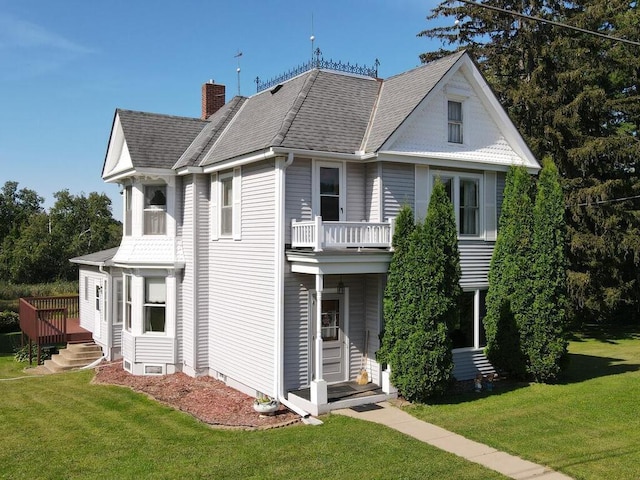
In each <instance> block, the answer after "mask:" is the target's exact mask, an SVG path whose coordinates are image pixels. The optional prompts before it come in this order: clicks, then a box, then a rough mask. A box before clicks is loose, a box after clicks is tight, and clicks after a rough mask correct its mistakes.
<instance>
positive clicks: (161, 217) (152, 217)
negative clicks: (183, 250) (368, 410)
mask: <svg viewBox="0 0 640 480" xmlns="http://www.w3.org/2000/svg"><path fill="white" fill-rule="evenodd" d="M166 212H167V186H166V185H147V186H145V187H144V234H145V235H166V233H167V221H166Z"/></svg>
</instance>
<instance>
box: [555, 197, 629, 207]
mask: <svg viewBox="0 0 640 480" xmlns="http://www.w3.org/2000/svg"><path fill="white" fill-rule="evenodd" d="M636 198H640V195H634V196H632V197H620V198H611V199H609V200H596V201H595V202H585V203H578V204H577V205H576V206H577V207H591V206H594V205H603V204H605V203H614V202H624V201H626V200H635V199H636ZM567 207H570V205H567Z"/></svg>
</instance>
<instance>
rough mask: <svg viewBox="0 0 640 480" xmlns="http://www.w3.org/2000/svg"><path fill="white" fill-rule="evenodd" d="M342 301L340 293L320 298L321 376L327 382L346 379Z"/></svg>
mask: <svg viewBox="0 0 640 480" xmlns="http://www.w3.org/2000/svg"><path fill="white" fill-rule="evenodd" d="M343 303H344V302H343V296H342V295H337V294H327V295H323V298H322V318H321V322H322V324H321V327H320V331H321V333H322V372H323V373H322V376H323V378H324V380H326V381H327V382H328V383H335V382H344V381H345V380H346V365H345V364H346V359H345V357H346V355H345V346H344V343H345V334H344V328H345V321H346V319H345V318H344V317H345V315H344V308H343Z"/></svg>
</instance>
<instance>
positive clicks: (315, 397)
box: [310, 273, 328, 405]
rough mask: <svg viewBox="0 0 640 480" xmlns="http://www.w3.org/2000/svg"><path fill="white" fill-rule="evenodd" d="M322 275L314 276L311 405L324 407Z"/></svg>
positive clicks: (325, 385) (325, 401)
mask: <svg viewBox="0 0 640 480" xmlns="http://www.w3.org/2000/svg"><path fill="white" fill-rule="evenodd" d="M323 283H324V282H323V275H322V274H321V273H319V274H317V275H316V305H315V307H316V314H315V318H316V322H315V325H314V342H313V345H314V351H313V373H314V375H313V380H312V381H311V385H310V390H311V403H313V404H314V405H326V404H327V402H328V396H327V382H326V381H325V380H324V379H323V378H322V290H323V288H324V285H323Z"/></svg>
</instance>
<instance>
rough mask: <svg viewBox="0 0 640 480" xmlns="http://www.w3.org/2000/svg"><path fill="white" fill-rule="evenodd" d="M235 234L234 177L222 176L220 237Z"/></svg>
mask: <svg viewBox="0 0 640 480" xmlns="http://www.w3.org/2000/svg"><path fill="white" fill-rule="evenodd" d="M232 234H233V175H230V174H229V175H225V176H220V235H221V236H223V237H230V236H231V235H232Z"/></svg>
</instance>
